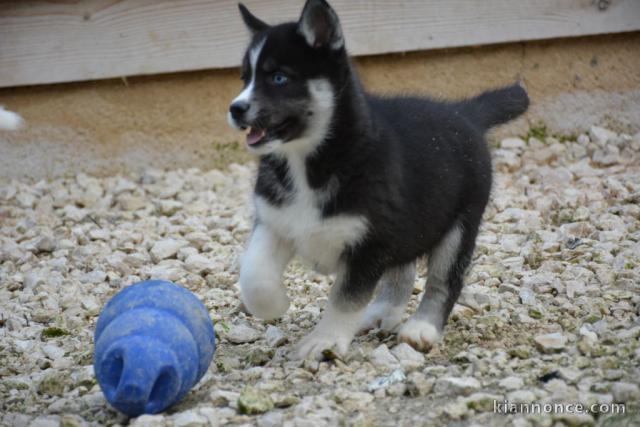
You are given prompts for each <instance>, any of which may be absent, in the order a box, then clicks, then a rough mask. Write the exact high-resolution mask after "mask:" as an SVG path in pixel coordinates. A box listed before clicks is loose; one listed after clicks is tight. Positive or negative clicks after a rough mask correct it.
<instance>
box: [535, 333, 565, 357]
mask: <svg viewBox="0 0 640 427" xmlns="http://www.w3.org/2000/svg"><path fill="white" fill-rule="evenodd" d="M534 341H535V343H536V347H538V350H540V351H541V352H543V353H556V352H558V351H562V350H564V348H565V345H566V343H567V338H566V337H565V336H563V335H562V334H561V333H560V332H554V333H551V334H544V335H538V336H536V337H535V338H534Z"/></svg>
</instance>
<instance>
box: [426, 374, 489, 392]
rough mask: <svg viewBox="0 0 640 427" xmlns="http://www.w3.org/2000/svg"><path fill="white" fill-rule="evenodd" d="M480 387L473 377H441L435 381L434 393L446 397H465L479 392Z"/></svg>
mask: <svg viewBox="0 0 640 427" xmlns="http://www.w3.org/2000/svg"><path fill="white" fill-rule="evenodd" d="M480 386H481V385H480V381H478V380H477V379H475V378H473V377H443V378H439V379H438V380H437V381H436V384H435V387H434V391H435V392H436V393H439V394H443V395H446V396H453V395H458V394H462V395H465V396H466V395H469V394H471V393H473V392H474V391H477V390H479V389H480Z"/></svg>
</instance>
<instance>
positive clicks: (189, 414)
mask: <svg viewBox="0 0 640 427" xmlns="http://www.w3.org/2000/svg"><path fill="white" fill-rule="evenodd" d="M171 419H172V421H173V426H174V427H200V426H207V425H209V423H208V421H207V419H206V418H205V417H204V416H202V415H200V414H198V413H197V412H196V411H185V412H180V413H178V414H174V415H173V416H172V417H171Z"/></svg>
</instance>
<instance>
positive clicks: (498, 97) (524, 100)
mask: <svg viewBox="0 0 640 427" xmlns="http://www.w3.org/2000/svg"><path fill="white" fill-rule="evenodd" d="M458 107H459V109H460V112H461V113H462V114H463V115H464V116H466V117H467V119H468V120H469V121H470V122H471V123H473V124H474V125H476V126H478V127H479V128H481V129H483V130H488V129H490V128H492V127H494V126H497V125H500V124H503V123H506V122H508V121H510V120H513V119H515V118H516V117H518V116H520V115H522V114H523V113H524V112H525V111H527V108H528V107H529V96H528V95H527V91H526V90H525V88H524V87H523V86H522V85H521V84H519V83H516V84H514V85H512V86H507V87H504V88H501V89H494V90H489V91H486V92H484V93H482V94H480V95H478V96H476V97H475V98H471V99H468V100H466V101H463V102H461V103H460V104H459V105H458Z"/></svg>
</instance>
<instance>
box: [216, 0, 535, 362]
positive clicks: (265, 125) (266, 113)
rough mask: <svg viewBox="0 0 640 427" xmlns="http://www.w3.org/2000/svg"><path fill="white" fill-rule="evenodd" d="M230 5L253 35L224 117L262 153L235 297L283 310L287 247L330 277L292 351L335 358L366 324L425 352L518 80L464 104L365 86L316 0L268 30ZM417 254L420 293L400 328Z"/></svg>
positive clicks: (470, 231) (518, 98)
mask: <svg viewBox="0 0 640 427" xmlns="http://www.w3.org/2000/svg"><path fill="white" fill-rule="evenodd" d="M239 7H240V12H241V15H242V18H243V20H244V22H245V24H246V26H247V27H248V28H249V30H250V32H251V34H252V38H251V43H250V45H249V47H248V49H247V51H246V54H245V56H244V61H243V64H242V80H243V81H244V90H242V92H241V93H240V94H239V95H238V97H237V98H235V99H234V100H233V102H232V103H231V105H230V107H229V114H228V120H229V123H230V124H231V126H233V127H235V128H237V129H242V130H248V133H247V137H246V144H247V146H248V148H249V150H250V151H251V152H253V153H255V154H256V155H258V156H259V168H258V177H257V181H256V185H255V194H254V196H255V197H254V202H255V210H256V219H255V226H254V229H253V233H252V235H251V237H250V239H249V242H248V244H247V248H246V251H245V253H244V255H243V257H242V262H241V268H240V289H241V298H242V301H243V303H244V305H245V306H246V308H247V309H248V311H249V312H250V313H252V314H253V315H255V316H257V317H260V318H263V319H275V318H277V317H279V316H281V315H282V314H283V313H284V312H285V311H286V310H287V308H288V307H289V298H288V297H287V293H286V289H285V288H284V286H283V283H282V274H283V272H284V270H285V268H286V267H287V264H288V263H289V261H290V260H291V258H292V257H293V256H294V255H297V256H299V257H301V258H302V259H303V260H306V261H307V262H308V263H309V264H310V265H311V266H313V268H314V269H316V270H317V271H319V272H321V273H325V274H335V275H336V278H335V284H334V285H333V288H332V290H331V293H330V296H329V301H328V305H327V307H326V309H325V310H324V312H323V315H322V318H321V320H320V321H319V323H318V324H317V325H316V327H315V329H314V330H313V331H312V332H311V333H310V334H309V335H307V336H306V337H305V338H304V339H303V340H302V341H301V342H300V343H299V344H298V345H297V346H296V349H295V354H294V356H297V357H298V358H305V357H307V356H318V355H319V354H321V353H322V350H324V349H327V348H332V347H335V350H337V352H338V353H341V354H344V353H345V352H346V351H347V349H348V347H349V344H350V343H351V341H352V339H353V337H354V336H355V334H356V333H357V332H358V331H361V330H367V329H370V328H373V327H380V328H383V329H386V330H394V329H396V328H397V327H398V326H399V328H398V329H397V331H398V338H399V340H400V341H405V342H408V343H410V344H411V345H413V346H414V347H415V348H417V349H420V350H428V349H429V348H430V347H431V346H432V345H433V344H434V343H436V342H437V341H438V339H439V338H440V337H441V335H442V331H443V328H444V326H445V323H446V321H447V318H448V316H449V313H450V312H451V309H452V307H453V305H454V303H455V302H456V300H457V298H458V296H459V294H460V290H461V288H462V284H463V275H464V272H465V269H466V268H467V266H468V265H469V262H470V260H471V256H472V253H473V249H474V245H475V240H476V235H477V234H478V227H479V225H480V221H481V218H482V214H483V212H484V209H485V206H486V205H487V201H488V199H489V192H490V189H491V159H490V155H489V151H488V149H487V145H486V141H485V138H484V135H485V133H486V132H487V130H488V129H489V128H491V127H493V126H495V125H498V124H501V123H505V122H507V121H509V120H511V119H514V118H516V117H518V116H519V115H521V114H522V113H524V112H525V110H526V109H527V106H528V103H529V101H528V97H527V94H526V92H525V90H524V89H523V88H522V87H521V86H519V85H514V86H510V87H506V88H503V89H498V90H493V91H489V92H485V93H483V94H481V95H479V96H478V97H476V98H472V99H469V100H465V101H461V102H439V101H435V100H432V99H428V98H424V97H381V96H375V95H371V94H369V93H367V92H365V90H364V89H363V88H362V85H361V83H360V81H359V79H358V76H357V74H356V72H355V71H354V68H353V66H352V64H351V62H350V60H349V56H348V55H347V51H346V49H345V40H344V37H343V32H342V29H341V27H340V23H339V20H338V16H337V15H336V13H335V11H334V10H333V9H332V8H331V7H330V6H329V4H328V3H327V2H326V1H324V0H308V1H307V2H306V4H305V6H304V9H303V11H302V15H301V16H300V19H299V20H298V22H290V23H285V24H281V25H275V26H270V25H268V24H266V23H265V22H263V21H261V20H260V19H259V18H257V17H255V16H254V15H252V14H251V13H250V12H249V10H247V8H246V7H244V6H243V5H242V4H240V5H239ZM424 255H427V256H428V279H427V282H426V285H425V292H424V295H423V297H422V302H421V303H420V306H419V307H418V309H417V311H416V313H415V314H414V315H413V316H412V317H411V318H409V320H407V321H406V322H404V324H402V325H400V323H401V321H402V315H403V312H404V309H405V306H406V304H407V301H408V300H409V297H410V296H411V292H412V288H413V283H414V280H415V263H416V260H417V259H418V258H420V257H422V256H424ZM376 289H377V295H376V297H375V299H374V301H373V302H372V303H371V304H369V302H370V300H371V299H372V298H373V296H374V291H376Z"/></svg>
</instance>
